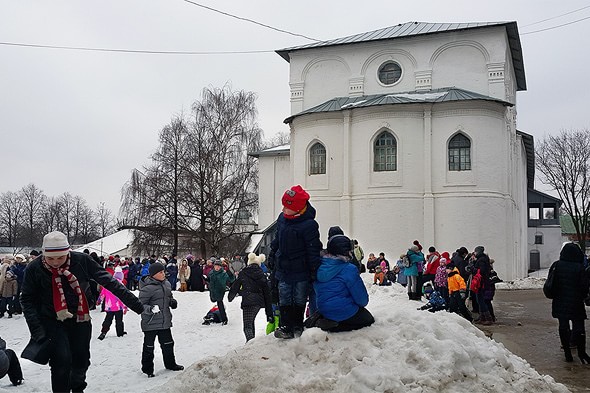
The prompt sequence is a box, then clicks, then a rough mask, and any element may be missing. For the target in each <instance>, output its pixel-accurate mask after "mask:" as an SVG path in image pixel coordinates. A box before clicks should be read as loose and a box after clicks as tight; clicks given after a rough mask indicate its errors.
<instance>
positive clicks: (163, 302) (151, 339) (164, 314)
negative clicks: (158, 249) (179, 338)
mask: <svg viewBox="0 0 590 393" xmlns="http://www.w3.org/2000/svg"><path fill="white" fill-rule="evenodd" d="M164 270H165V268H164V265H163V264H161V263H159V262H155V263H152V264H151V265H150V267H149V275H148V276H146V277H143V278H142V279H141V281H140V282H139V301H140V302H141V303H142V304H143V308H144V311H143V313H142V314H141V330H142V331H143V334H144V336H143V350H142V352H141V371H143V372H144V373H145V374H147V376H148V378H151V377H153V376H154V343H155V341H156V336H158V341H159V342H160V348H162V357H163V358H164V367H166V368H167V369H168V370H172V371H180V370H184V367H183V366H181V365H179V364H176V359H175V357H174V340H173V339H172V332H171V331H170V328H171V327H172V313H171V312H170V309H171V308H172V309H175V308H176V307H177V306H178V303H177V302H176V299H174V298H173V297H172V289H171V287H170V282H168V280H166V273H165V271H164Z"/></svg>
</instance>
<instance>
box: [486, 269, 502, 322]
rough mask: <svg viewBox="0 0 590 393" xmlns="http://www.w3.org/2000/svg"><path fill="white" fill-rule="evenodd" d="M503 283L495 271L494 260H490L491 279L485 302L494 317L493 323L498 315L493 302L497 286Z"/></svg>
mask: <svg viewBox="0 0 590 393" xmlns="http://www.w3.org/2000/svg"><path fill="white" fill-rule="evenodd" d="M499 282H502V280H501V279H500V277H498V273H496V271H495V270H494V260H493V259H491V258H490V279H489V281H488V283H489V286H488V287H487V288H486V289H485V290H484V300H485V302H486V305H487V306H488V311H489V312H490V315H491V316H492V321H493V322H496V313H495V312H494V305H493V303H492V301H493V300H494V296H495V295H496V284H497V283H499Z"/></svg>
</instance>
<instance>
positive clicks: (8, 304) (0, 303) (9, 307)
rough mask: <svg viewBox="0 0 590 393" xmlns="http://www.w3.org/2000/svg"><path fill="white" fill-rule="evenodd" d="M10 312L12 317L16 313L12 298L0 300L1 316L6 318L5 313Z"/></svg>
mask: <svg viewBox="0 0 590 393" xmlns="http://www.w3.org/2000/svg"><path fill="white" fill-rule="evenodd" d="M7 311H8V315H12V313H13V312H14V300H13V298H12V297H2V298H0V314H2V315H3V316H4V313H5V312H7Z"/></svg>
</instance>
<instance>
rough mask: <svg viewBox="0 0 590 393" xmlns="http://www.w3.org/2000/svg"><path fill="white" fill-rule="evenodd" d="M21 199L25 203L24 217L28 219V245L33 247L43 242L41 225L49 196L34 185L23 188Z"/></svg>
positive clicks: (20, 193) (20, 192)
mask: <svg viewBox="0 0 590 393" xmlns="http://www.w3.org/2000/svg"><path fill="white" fill-rule="evenodd" d="M19 198H20V199H21V200H22V201H23V208H24V215H25V219H26V231H27V236H26V242H25V243H26V244H27V245H28V246H33V245H35V244H39V243H40V242H41V236H42V234H41V232H40V231H39V229H40V223H41V221H42V217H43V211H44V210H45V209H46V206H47V196H45V193H44V192H43V190H41V189H39V188H38V187H37V186H36V185H34V184H33V183H31V184H29V185H27V186H25V187H23V188H22V189H21V190H20V191H19Z"/></svg>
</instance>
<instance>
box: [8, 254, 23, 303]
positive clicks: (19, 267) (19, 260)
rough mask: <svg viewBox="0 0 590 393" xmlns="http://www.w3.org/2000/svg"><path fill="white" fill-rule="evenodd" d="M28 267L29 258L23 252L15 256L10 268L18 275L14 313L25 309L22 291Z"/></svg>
mask: <svg viewBox="0 0 590 393" xmlns="http://www.w3.org/2000/svg"><path fill="white" fill-rule="evenodd" d="M26 268H27V258H26V257H25V256H24V255H23V254H16V255H15V256H14V264H13V265H12V267H11V268H10V270H11V271H12V273H14V275H15V276H16V284H17V288H16V295H15V296H14V314H16V315H18V314H22V312H23V310H22V307H21V305H20V293H21V291H22V285H23V279H24V278H25V269H26Z"/></svg>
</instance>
